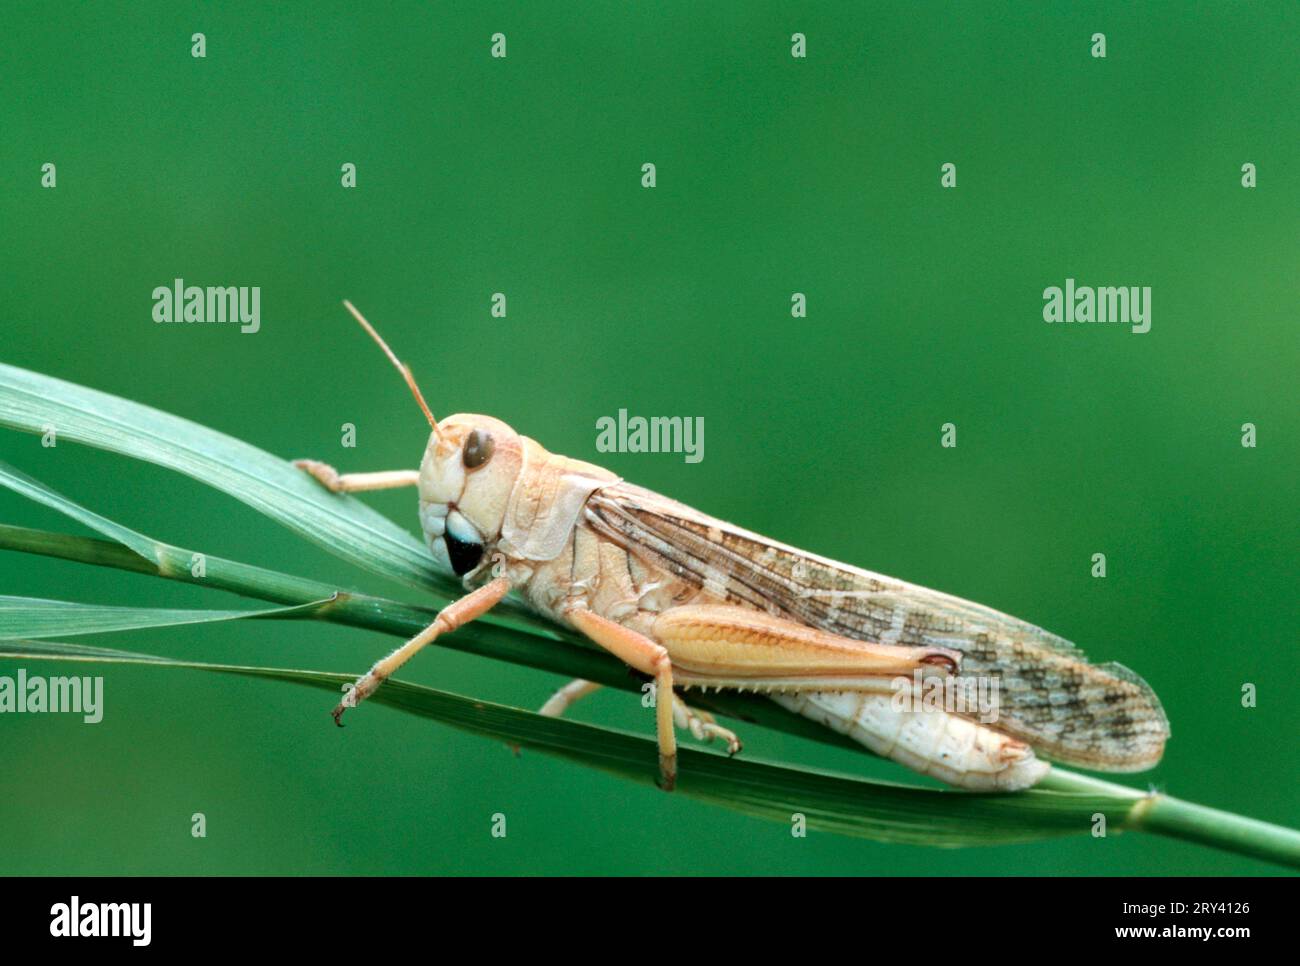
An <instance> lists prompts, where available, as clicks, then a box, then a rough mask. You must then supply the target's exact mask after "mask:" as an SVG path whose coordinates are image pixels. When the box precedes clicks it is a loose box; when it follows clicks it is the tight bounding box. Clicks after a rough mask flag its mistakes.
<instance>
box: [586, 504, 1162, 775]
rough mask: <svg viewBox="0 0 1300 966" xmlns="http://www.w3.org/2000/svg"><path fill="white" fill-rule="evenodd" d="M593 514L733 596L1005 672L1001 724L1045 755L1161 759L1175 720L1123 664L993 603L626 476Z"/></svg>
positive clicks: (654, 557)
mask: <svg viewBox="0 0 1300 966" xmlns="http://www.w3.org/2000/svg"><path fill="white" fill-rule="evenodd" d="M586 520H587V522H588V524H589V525H590V526H591V527H592V528H593V529H594V530H596V532H598V533H600V534H602V535H603V536H606V537H608V538H610V539H612V540H615V541H616V542H618V543H619V544H620V545H622V546H624V547H626V548H627V549H628V550H629V551H632V552H635V553H636V554H638V555H640V556H641V557H642V558H644V559H645V560H647V561H648V562H651V563H654V564H657V565H659V566H661V567H663V568H665V569H666V570H667V571H668V572H670V573H672V574H674V575H676V576H677V577H679V578H680V579H682V580H684V581H686V582H688V583H690V584H693V585H696V586H698V587H699V588H701V589H702V590H705V591H707V592H709V593H712V594H713V595H715V596H717V597H719V598H722V599H725V600H727V601H728V602H730V603H733V604H740V605H745V606H751V607H755V608H757V609H760V610H764V611H767V612H768V613H772V614H779V615H781V616H784V617H788V618H791V619H794V620H797V621H800V622H801V623H804V624H808V625H810V626H813V627H818V628H821V629H823V630H826V631H830V632H831V633H834V634H839V635H842V636H844V637H849V638H853V639H855V640H868V641H877V642H880V643H887V644H902V645H913V646H928V647H935V646H937V647H950V648H953V649H955V650H958V651H961V652H962V654H963V655H964V657H963V660H962V669H961V673H962V674H963V675H967V676H976V675H978V676H988V677H993V678H996V679H997V680H998V686H999V692H1000V693H999V700H1000V705H999V714H1000V718H999V720H998V722H997V723H996V725H995V727H996V728H997V729H999V730H1001V731H1005V732H1007V733H1008V734H1012V735H1014V736H1016V737H1018V738H1021V739H1023V740H1024V741H1027V742H1029V743H1030V744H1031V745H1033V747H1034V748H1035V750H1036V751H1038V752H1039V753H1041V754H1042V755H1043V756H1044V757H1047V758H1051V759H1054V760H1056V761H1060V762H1065V763H1069V764H1075V765H1080V766H1084V767H1089V768H1095V769H1099V770H1106V771H1138V770H1142V769H1145V768H1149V767H1151V766H1152V765H1153V764H1155V763H1156V762H1157V761H1158V760H1159V759H1160V756H1161V754H1162V752H1163V749H1164V743H1165V741H1166V739H1167V738H1168V737H1169V723H1168V721H1167V720H1166V718H1165V714H1164V711H1163V709H1162V708H1161V707H1160V702H1159V700H1158V699H1157V698H1156V695H1155V693H1154V692H1153V691H1152V690H1151V688H1150V687H1149V686H1148V685H1147V684H1146V682H1145V681H1143V680H1142V679H1141V678H1140V677H1138V676H1137V675H1136V674H1134V673H1133V672H1132V671H1130V670H1128V669H1127V668H1125V667H1123V666H1122V665H1119V664H1101V665H1092V664H1089V663H1088V662H1087V660H1086V658H1085V656H1084V654H1083V652H1082V651H1080V650H1079V649H1078V648H1076V647H1075V646H1074V645H1073V644H1071V643H1070V642H1069V641H1067V640H1065V639H1064V638H1061V637H1058V636H1057V635H1055V634H1051V633H1049V632H1047V631H1045V630H1043V629H1042V628H1039V627H1035V626H1033V625H1032V624H1028V623H1025V622H1024V621H1021V620H1017V619H1016V618H1014V617H1011V616H1009V615H1007V614H1002V613H1000V612H998V611H995V610H993V609H992V608H989V607H984V606H981V605H979V604H975V603H972V602H970V601H966V600H962V599H960V598H957V597H952V596H950V595H948V594H942V593H939V592H937V591H933V590H929V589H927V588H925V587H919V586H916V585H914V584H909V583H906V582H904V581H901V580H895V579H893V578H891V577H885V576H883V575H880V574H874V573H870V572H869V571H865V570H861V569H859V568H856V567H852V566H849V565H848V564H843V563H839V562H837V561H834V560H828V559H826V558H823V557H818V556H816V555H814V554H809V553H806V552H805V551H802V550H799V549H797V548H795V547H790V546H787V545H785V544H781V543H777V542H776V541H773V540H769V539H768V538H766V537H763V536H761V535H760V534H756V533H751V532H749V531H747V530H743V529H741V528H739V527H735V526H732V525H731V524H729V523H725V522H723V521H721V520H717V519H714V518H712V517H709V516H706V515H705V514H702V513H700V512H698V511H697V510H693V509H692V508H690V507H688V506H686V505H685V504H681V503H677V502H676V501H674V500H670V499H668V498H666V497H663V496H660V495H659V494H657V493H654V492H653V491H651V490H646V489H643V488H641V487H638V486H634V485H632V484H629V483H619V484H616V485H614V486H609V487H605V488H604V489H602V490H600V491H599V492H597V493H595V494H593V495H592V497H591V498H590V500H589V501H588V503H587V508H586Z"/></svg>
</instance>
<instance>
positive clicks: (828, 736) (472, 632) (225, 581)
mask: <svg viewBox="0 0 1300 966" xmlns="http://www.w3.org/2000/svg"><path fill="white" fill-rule="evenodd" d="M0 548H4V549H10V550H18V551H23V552H28V553H37V554H43V555H46V556H52V557H59V558H62V559H65V560H72V561H77V562H81V563H89V564H96V565H100V566H109V567H116V568H119V569H123V570H129V571H134V572H136V573H145V574H152V575H154V576H160V577H167V578H170V579H175V580H182V581H185V582H188V583H194V584H202V585H205V586H209V587H216V588H219V589H222V590H227V591H231V592H233V593H237V594H241V595H243V596H247V597H254V598H259V599H263V600H270V601H274V602H276V603H280V604H290V605H293V604H308V603H311V602H313V601H319V600H322V599H324V598H327V597H330V596H331V595H333V594H335V593H336V590H335V589H334V588H332V587H330V586H329V585H327V584H323V583H320V582H318V581H313V580H307V579H304V578H300V577H294V576H291V575H288V574H283V573H279V572H276V571H272V570H266V569H264V568H260V567H254V566H250V565H248V564H243V563H239V562H237V561H232V560H226V559H223V558H216V557H211V556H209V557H207V558H206V570H207V573H206V576H204V577H202V578H196V577H193V576H192V575H191V573H190V569H189V567H190V560H191V558H192V552H191V551H187V550H182V549H180V548H177V547H173V546H170V545H167V544H161V543H156V542H155V549H156V551H157V559H158V561H159V563H157V564H154V563H152V562H150V561H149V560H146V559H145V558H144V557H142V556H140V555H139V554H137V553H135V552H133V551H132V550H130V549H128V548H126V547H123V546H121V545H119V544H116V543H111V542H109V541H104V540H98V539H94V538H89V537H77V536H70V535H66V534H55V533H49V532H46V531H41V530H31V529H27V528H24V527H15V526H8V525H0ZM431 613H432V611H431V610H430V609H428V608H421V607H415V606H412V605H409V604H402V603H399V602H396V601H391V600H386V599H384V598H378V597H370V596H367V595H363V594H354V593H350V592H341V593H339V596H338V597H337V599H336V600H334V601H333V602H331V603H329V604H327V605H324V606H322V607H320V608H316V609H314V610H313V611H312V612H310V613H308V614H305V615H304V616H306V617H310V618H313V619H320V620H327V621H334V622H337V623H343V624H350V625H352V626H356V627H365V628H369V629H372V630H377V631H382V632H384V633H389V634H394V635H397V636H409V635H411V634H413V633H415V632H416V631H418V630H420V629H422V628H423V627H424V626H425V625H426V624H427V623H428V620H429V617H430V614H431ZM526 635H533V636H536V635H537V632H536V630H534V629H532V628H529V629H528V630H527V631H526V632H520V631H513V632H507V633H502V628H493V629H489V628H486V627H485V628H475V627H474V625H470V626H469V627H467V628H464V629H462V630H460V631H458V632H457V633H456V634H453V635H450V636H449V637H448V638H446V639H445V642H444V641H440V642H439V643H445V646H449V647H454V648H456V649H458V650H464V651H470V652H473V653H477V654H483V655H485V656H490V657H495V658H498V659H501V660H508V661H514V662H516V663H521V664H525V665H527V666H530V667H534V668H540V669H543V670H548V671H554V672H557V673H562V674H570V675H573V676H575V677H584V678H587V679H588V680H594V681H599V682H600V683H602V684H608V685H610V686H613V687H618V688H623V689H626V690H636V689H637V688H638V687H639V682H638V680H637V679H634V678H630V677H629V676H628V674H627V673H626V671H625V670H624V669H623V668H622V665H620V664H618V662H616V661H613V660H612V659H610V658H607V657H605V656H604V655H602V654H598V653H596V652H594V651H590V650H586V649H584V648H581V647H578V646H575V645H573V644H571V643H568V642H567V641H565V640H563V639H562V638H561V635H560V634H556V635H555V637H556V639H555V640H552V641H547V642H546V643H544V644H541V645H540V646H539V644H538V643H537V642H536V641H527V640H519V639H517V638H524V637H526ZM512 638H516V639H513V640H512ZM190 666H196V667H197V666H199V665H190ZM214 669H215V668H214ZM250 673H251V672H250ZM277 673H281V672H277ZM282 673H283V674H289V673H291V672H282ZM346 678H347V676H346V675H322V676H321V680H322V681H328V682H329V683H331V684H334V683H337V682H338V681H342V680H345V679H346ZM397 684H398V682H390V687H391V686H393V685H397ZM404 687H407V688H409V687H411V686H404ZM400 693H405V691H401V692H397V691H395V693H394V696H393V697H394V699H396V698H397V697H398V694H400ZM395 703H396V702H395ZM709 704H710V705H711V706H712V707H713V708H716V709H717V710H719V711H721V712H722V713H724V714H731V715H733V716H736V717H740V718H743V719H745V720H750V721H754V722H756V723H759V724H763V725H766V726H769V727H774V728H778V729H780V730H784V731H787V732H791V733H795V734H799V735H801V736H803V737H809V738H814V739H817V740H823V741H828V742H831V743H834V744H841V745H848V746H850V747H854V748H857V749H858V750H860V751H861V750H862V749H861V748H860V747H859V746H858V745H856V743H853V742H851V741H849V740H848V739H846V738H843V736H840V735H837V734H835V733H834V732H831V731H829V730H828V729H824V728H818V727H817V726H816V725H812V724H811V722H805V721H804V719H802V718H799V717H798V716H796V715H792V714H790V713H789V712H787V711H785V710H784V709H782V708H780V707H778V706H777V705H775V704H772V703H771V702H767V701H762V700H761V699H756V698H755V696H752V695H734V694H717V695H710V696H709ZM808 725H811V727H808ZM706 757H713V756H706ZM1036 791H1037V792H1039V793H1044V792H1046V793H1056V794H1061V795H1068V796H1072V797H1073V796H1080V797H1089V796H1093V797H1100V799H1102V800H1104V799H1109V800H1111V801H1113V800H1115V799H1119V800H1121V801H1124V802H1127V803H1128V805H1127V807H1126V808H1125V810H1124V813H1123V815H1122V816H1120V817H1119V818H1118V820H1116V818H1115V817H1114V816H1109V815H1108V823H1109V826H1110V829H1111V830H1118V831H1146V832H1150V833H1154V834H1158V835H1164V836H1168V837H1170V838H1176V839H1182V840H1185V841H1189V842H1195V843H1198V844H1202V845H1208V846H1212V847H1215V848H1220V849H1224V850H1226V851H1231V852H1237V853H1239V854H1242V855H1248V856H1251V857H1253V858H1257V859H1263V860H1265V861H1270V862H1276V863H1280V864H1284V865H1289V866H1292V867H1296V868H1300V832H1296V831H1294V830H1291V829H1287V828H1283V827H1281V826H1277V825H1272V824H1269V823H1267V822H1260V821H1257V820H1255V819H1250V818H1246V817H1244V816H1240V815H1236V814H1233V813H1230V812H1224V811H1220V810H1218V809H1213V808H1208V807H1206V806H1203V805H1198V804H1195V803H1192V802H1187V801H1183V800H1181V799H1178V798H1174V797H1172V796H1169V795H1165V794H1163V793H1152V794H1144V793H1142V792H1139V791H1136V790H1134V789H1132V788H1128V787H1126V786H1123V785H1118V784H1115V783H1113V782H1107V781H1103V780H1101V779H1096V778H1092V777H1089V776H1085V775H1080V774H1077V773H1075V772H1070V771H1068V770H1065V769H1060V768H1056V767H1053V769H1052V771H1051V772H1050V773H1049V774H1048V776H1047V777H1046V778H1045V779H1044V780H1043V781H1042V782H1041V783H1040V784H1039V785H1038V787H1037V789H1036ZM952 797H954V798H956V797H959V795H954V796H952Z"/></svg>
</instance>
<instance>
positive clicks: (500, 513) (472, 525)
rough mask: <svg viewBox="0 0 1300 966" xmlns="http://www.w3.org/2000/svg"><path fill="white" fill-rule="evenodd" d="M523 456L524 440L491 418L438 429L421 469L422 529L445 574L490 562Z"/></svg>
mask: <svg viewBox="0 0 1300 966" xmlns="http://www.w3.org/2000/svg"><path fill="white" fill-rule="evenodd" d="M523 451H524V447H523V440H522V438H521V437H520V436H519V434H518V433H516V432H515V431H514V430H513V429H511V428H510V427H509V426H507V425H506V424H505V423H503V422H501V420H499V419H493V418H492V417H491V416H479V415H475V414H472V413H458V414H456V415H455V416H448V417H447V418H446V419H444V420H442V422H440V423H438V428H437V430H436V431H435V432H434V433H433V434H432V435H431V436H430V437H429V445H428V448H426V449H425V451H424V460H423V462H422V463H421V464H420V526H421V527H422V528H423V529H424V535H425V539H427V540H428V541H429V549H431V550H432V551H433V556H434V559H435V560H436V561H437V564H438V566H439V567H440V568H441V569H442V570H444V571H446V572H447V573H450V574H455V575H456V576H457V577H464V576H465V575H466V574H469V573H471V572H472V571H474V570H477V569H478V568H479V567H480V566H482V565H483V564H485V563H486V562H487V561H488V558H489V557H490V553H491V550H492V548H493V547H494V546H495V544H496V542H497V540H498V539H499V538H500V537H501V525H502V522H503V521H504V520H505V515H506V505H507V504H508V503H509V501H510V493H511V491H512V490H513V489H514V486H515V479H516V478H517V477H518V476H519V470H520V467H521V466H522V465H523Z"/></svg>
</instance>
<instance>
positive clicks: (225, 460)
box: [0, 364, 450, 588]
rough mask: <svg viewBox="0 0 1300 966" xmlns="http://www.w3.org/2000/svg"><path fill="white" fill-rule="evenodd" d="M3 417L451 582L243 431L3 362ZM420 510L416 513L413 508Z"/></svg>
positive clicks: (405, 541)
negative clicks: (237, 433) (228, 431)
mask: <svg viewBox="0 0 1300 966" xmlns="http://www.w3.org/2000/svg"><path fill="white" fill-rule="evenodd" d="M0 426H8V427H11V428H13V429H17V430H22V431H24V432H29V433H40V432H42V431H43V428H44V427H46V426H53V427H54V428H55V430H56V431H57V432H58V434H59V438H60V440H61V441H62V440H72V441H74V442H78V443H84V444H86V445H87V446H94V447H95V448H97V449H104V450H109V451H111V452H114V453H120V454H122V455H124V456H130V457H133V458H135V459H141V460H146V461H148V462H150V463H156V464H157V465H159V466H165V467H167V468H168V469H172V470H176V471H177V472H180V473H184V474H185V475H186V476H190V477H193V478H194V479H196V480H198V481H200V482H202V483H206V484H208V485H209V486H213V487H216V488H217V489H219V490H222V491H224V492H226V493H228V494H230V495H231V496H233V497H235V498H236V499H239V500H242V501H243V502H244V503H247V504H248V505H249V506H251V507H252V508H253V509H255V510H257V511H259V512H260V513H264V514H266V515H267V516H269V517H271V518H272V519H274V520H277V521H279V522H280V523H282V524H284V525H285V526H287V527H289V528H290V529H291V530H293V531H295V532H296V533H298V534H300V535H301V536H303V537H306V538H307V539H308V540H311V541H312V542H314V543H317V544H319V545H321V546H322V547H324V548H325V549H327V550H329V551H330V552H332V553H334V554H337V555H338V556H340V557H342V558H344V559H345V560H349V561H351V562H353V563H355V564H357V565H358V566H361V567H364V568H365V569H367V570H370V571H373V572H374V573H379V574H383V575H385V576H388V577H393V578H395V579H398V580H402V581H405V582H407V583H410V584H415V585H417V586H421V587H427V586H430V585H433V586H442V587H444V588H446V587H448V586H449V584H450V581H448V579H447V578H445V577H443V576H442V575H441V574H439V573H438V572H437V571H436V570H435V569H434V568H433V564H432V560H431V558H430V556H429V553H428V551H427V550H426V549H425V548H424V546H423V545H422V544H421V543H420V542H419V541H418V540H416V539H415V537H413V536H412V535H411V534H410V533H408V532H407V531H405V530H403V529H402V528H401V527H399V526H397V525H396V524H395V523H393V522H392V521H391V520H389V519H388V518H387V517H385V516H383V515H382V514H380V513H378V512H376V511H375V510H372V509H370V508H369V507H367V506H366V505H365V504H364V503H361V502H360V501H359V500H356V499H354V498H352V497H350V496H344V495H340V494H333V493H329V492H328V491H326V490H325V489H324V488H323V487H321V486H320V484H318V483H317V482H316V481H314V480H313V479H311V478H310V477H308V476H307V475H306V474H305V473H303V472H302V471H301V470H298V469H296V468H295V467H294V466H293V465H292V464H291V463H289V462H287V461H285V460H282V459H279V458H278V457H275V456H272V455H271V454H270V453H267V452H265V451H263V450H260V449H258V448H257V447H256V446H251V445H249V444H248V443H245V442H243V441H242V440H238V439H235V438H233V437H231V436H227V435H225V434H224V433H219V432H217V431H216V430H212V429H208V428H207V427H206V426H201V425H200V424H198V423H194V422H191V421H189V420H188V419H182V418H180V417H179V416H173V415H171V414H169V413H164V412H161V411H159V410H157V409H153V408H152V407H149V406H144V405H141V404H140V403H134V402H130V401H129V400H126V399H121V398H119V397H117V396H113V395H110V394H108V393H104V392H99V391H97V390H94V389H88V388H86V387H84V386H79V385H76V384H75V383H71V382H64V381H63V380H61V379H55V378H53V377H51V376H46V375H42V374H40V373H36V372H30V371H28V370H26V369H20V368H17V367H16V366H10V365H5V364H0ZM413 515H414V514H413Z"/></svg>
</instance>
